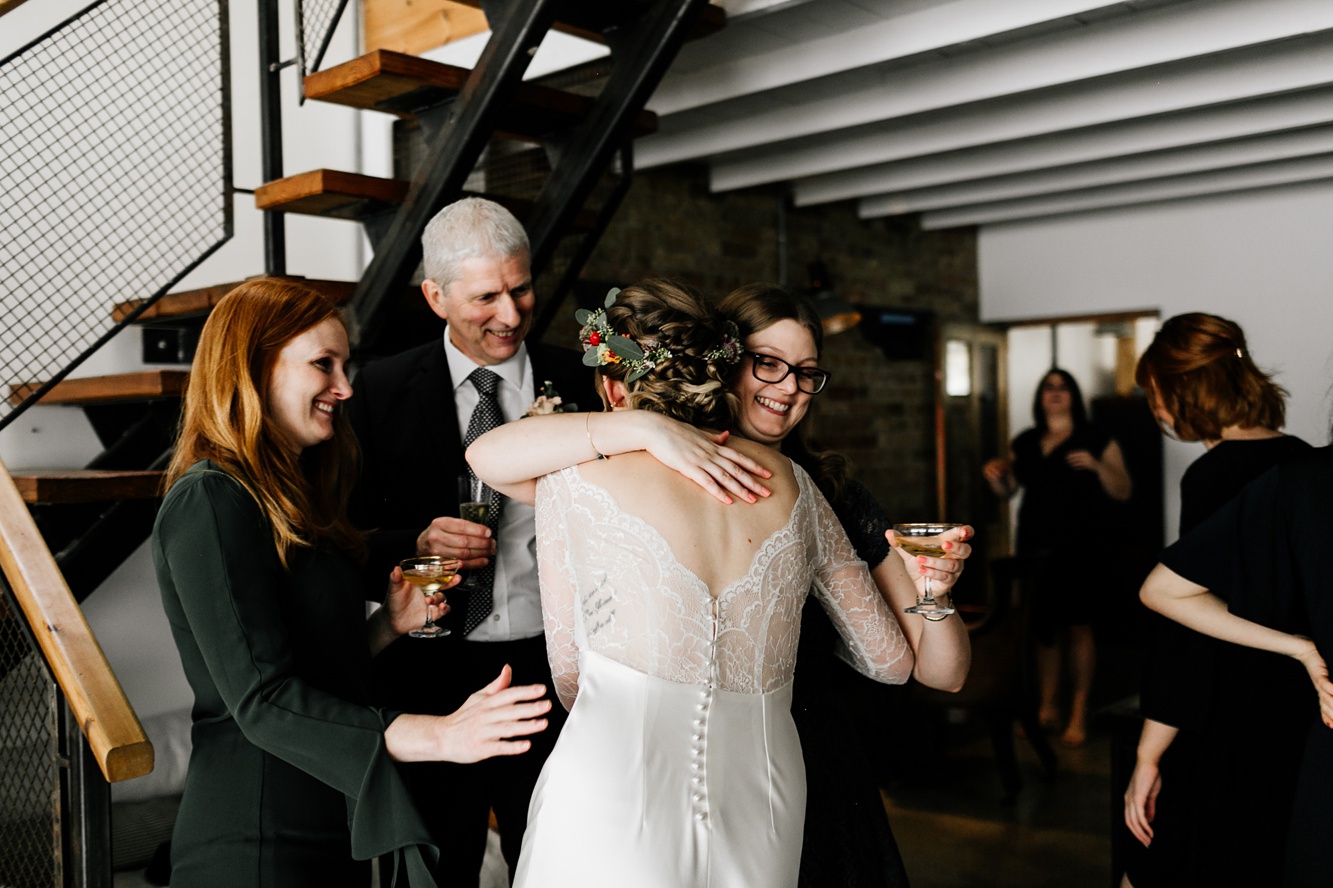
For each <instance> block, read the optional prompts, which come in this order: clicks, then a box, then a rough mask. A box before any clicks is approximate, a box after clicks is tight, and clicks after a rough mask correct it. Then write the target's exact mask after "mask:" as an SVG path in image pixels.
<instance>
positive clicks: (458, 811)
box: [348, 198, 600, 885]
mask: <svg viewBox="0 0 1333 888" xmlns="http://www.w3.org/2000/svg"><path fill="white" fill-rule="evenodd" d="M421 240H422V247H423V252H424V268H425V277H426V279H425V280H424V281H423V282H422V284H421V291H422V293H423V295H424V296H425V297H426V302H427V304H429V306H430V308H431V310H432V311H433V312H434V313H435V314H436V315H438V316H439V317H440V318H442V319H443V320H444V321H445V322H446V327H445V330H444V335H443V336H440V337H438V338H436V339H435V340H433V341H432V342H429V343H427V344H426V345H423V346H419V347H417V348H413V349H409V350H408V351H405V352H403V353H402V354H399V355H396V356H394V357H392V358H386V359H384V360H382V361H377V362H375V363H373V364H371V365H369V366H367V367H366V368H365V370H363V371H362V372H361V374H360V375H359V376H358V377H357V378H356V382H355V389H356V391H355V394H354V396H353V398H352V399H351V401H349V402H348V413H349V418H350V419H351V422H352V427H353V428H354V429H355V430H356V433H357V438H358V439H359V441H360V443H361V450H362V472H361V478H360V482H359V484H358V486H357V492H356V494H355V497H354V501H353V504H352V514H353V517H354V519H355V520H356V521H357V524H358V526H360V527H362V528H365V529H367V530H371V533H370V537H369V542H370V551H371V555H370V564H369V566H368V570H369V573H370V575H372V576H374V577H376V578H379V579H381V580H382V578H383V577H384V576H385V575H386V574H387V573H388V572H389V571H390V570H391V569H392V567H393V565H394V564H396V563H397V562H398V561H399V560H401V559H403V558H408V557H411V556H413V555H417V554H422V555H424V554H433V555H443V556H447V557H451V558H458V559H460V560H461V561H462V568H463V571H464V576H465V577H470V578H471V580H472V582H471V583H469V585H470V586H472V587H473V588H471V589H470V590H469V591H466V592H463V591H460V589H454V590H452V591H450V592H449V594H448V598H449V604H450V612H449V614H448V615H447V616H446V617H445V618H443V619H442V620H441V621H440V622H441V623H442V624H444V625H445V626H447V627H449V628H450V630H451V632H450V634H449V635H447V636H443V637H438V636H437V637H435V638H408V637H404V638H401V639H399V640H398V641H397V642H395V643H394V644H392V645H390V646H389V648H388V649H387V650H385V651H384V652H383V653H382V654H381V655H380V656H379V657H378V658H377V660H376V664H375V674H376V681H375V684H376V694H377V697H378V699H377V702H378V703H381V704H383V705H385V706H386V707H388V708H391V709H401V710H404V711H409V712H424V713H439V714H447V713H450V712H453V711H454V710H456V709H457V708H458V707H459V706H460V705H462V703H463V702H464V701H465V700H466V699H467V697H468V695H469V693H470V692H471V690H472V689H475V688H477V687H481V686H482V685H485V684H487V683H488V682H490V681H492V680H494V679H495V678H496V676H497V675H499V674H500V672H501V670H502V669H503V668H504V666H506V665H508V666H510V667H511V668H512V670H513V679H512V681H513V683H514V684H516V685H517V684H534V683H539V682H540V683H545V684H546V685H547V687H548V689H550V688H551V673H550V669H549V667H548V666H547V661H546V646H545V639H544V637H543V628H542V613H541V596H540V593H539V590H538V587H537V560H536V542H535V537H536V525H535V519H534V513H533V509H532V507H531V506H526V505H524V504H522V503H517V502H513V501H511V500H508V499H505V498H501V497H499V496H498V495H494V496H493V500H492V502H491V508H490V509H489V515H488V520H487V523H486V524H479V523H473V522H470V521H464V520H463V519H461V518H460V517H459V496H458V490H457V486H458V479H459V477H460V476H464V475H467V474H468V473H469V469H468V465H467V462H466V461H465V460H464V457H463V454H464V451H465V450H466V448H467V445H468V444H470V443H472V440H473V439H475V438H476V437H478V436H479V435H480V434H481V433H482V432H485V431H487V430H488V429H490V428H491V427H493V426H494V425H496V424H498V423H500V422H507V421H512V420H516V419H519V418H520V417H522V416H524V415H526V414H527V413H528V412H529V410H530V409H532V407H533V406H534V405H536V404H537V402H538V398H539V397H540V396H542V395H546V396H547V397H548V400H547V401H543V402H542V403H543V404H549V399H550V397H551V396H553V395H554V396H557V397H559V398H560V399H561V407H562V408H563V409H570V408H573V407H575V405H577V407H578V408H581V409H585V410H587V409H596V407H597V406H598V405H599V404H600V400H599V399H598V397H597V395H596V394H595V392H594V389H593V380H592V374H591V372H590V371H589V370H588V369H587V368H586V367H584V366H583V363H582V360H581V359H580V356H579V355H578V354H577V353H575V352H573V351H569V350H566V349H560V348H552V347H549V346H545V345H542V344H541V343H525V342H524V338H525V337H526V335H527V333H528V330H529V328H530V327H531V324H532V312H533V305H534V294H533V289H532V275H531V271H530V269H529V247H528V237H527V234H526V233H525V232H524V230H523V226H522V225H521V224H520V223H519V221H518V220H517V219H515V218H514V216H513V214H511V213H510V212H509V211H508V210H506V209H505V208H503V207H501V206H500V205H499V204H496V203H494V202H492V201H488V200H483V199H481V198H465V199H463V200H460V201H458V202H456V203H453V204H450V205H449V206H447V207H445V208H444V209H443V210H441V211H440V212H439V213H438V214H437V215H436V216H435V218H434V219H432V220H431V222H430V224H429V225H427V226H426V230H425V232H424V234H423V235H422V239H421ZM460 588H461V587H460ZM548 694H550V697H551V699H552V700H554V699H555V694H554V692H553V689H550V690H548ZM564 716H565V713H564V710H563V708H562V707H560V706H559V705H556V706H554V707H553V709H552V712H551V714H550V726H549V727H548V728H547V730H545V731H543V732H542V733H540V734H537V735H535V736H534V737H533V738H532V748H531V749H530V750H528V751H526V752H521V753H520V754H517V755H513V756H501V757H497V758H494V759H491V760H489V761H485V762H478V763H476V764H471V765H448V764H438V765H437V764H420V765H416V764H414V765H409V766H406V767H407V768H408V779H409V783H410V785H411V786H412V788H413V792H414V793H415V795H416V800H417V807H418V808H419V809H420V810H421V814H422V816H423V817H424V818H425V820H426V823H427V825H428V826H429V827H430V829H431V832H432V834H433V836H434V839H435V841H436V843H437V844H438V845H439V847H440V864H439V867H438V869H437V871H436V881H437V882H438V883H439V884H440V885H476V884H477V882H478V874H479V872H480V869H481V863H482V858H483V856H484V853H485V846H486V827H487V820H488V817H487V815H488V812H490V811H494V813H495V817H496V821H497V823H498V826H499V831H500V840H501V848H502V850H503V852H504V856H505V860H506V861H507V862H508V864H509V868H510V872H511V874H512V872H513V868H514V866H515V865H516V864H517V862H518V855H519V850H520V847H521V844H522V838H523V829H524V826H525V824H526V821H527V814H528V800H529V798H530V797H531V795H532V788H533V785H534V784H535V783H536V780H537V776H538V774H539V773H540V771H541V767H542V764H543V763H544V762H545V760H546V756H547V755H548V754H549V752H550V749H551V747H552V746H553V745H554V743H555V739H556V736H557V734H558V732H559V728H560V725H561V724H563V722H564Z"/></svg>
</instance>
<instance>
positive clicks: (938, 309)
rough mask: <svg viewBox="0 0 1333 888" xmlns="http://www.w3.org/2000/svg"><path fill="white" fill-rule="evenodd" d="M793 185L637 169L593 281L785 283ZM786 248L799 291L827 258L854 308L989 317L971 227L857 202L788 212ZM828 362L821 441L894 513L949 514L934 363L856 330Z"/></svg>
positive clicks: (588, 274) (831, 348) (839, 341)
mask: <svg viewBox="0 0 1333 888" xmlns="http://www.w3.org/2000/svg"><path fill="white" fill-rule="evenodd" d="M781 193H782V192H780V191H779V190H777V189H770V188H755V189H747V190H745V191H738V192H729V193H724V194H712V193H710V192H709V190H708V181H707V173H706V171H705V170H703V169H702V168H698V167H673V168H670V169H665V170H650V171H647V172H641V173H638V174H636V177H635V181H634V184H633V186H632V188H631V190H630V193H629V195H628V196H627V197H626V199H625V202H624V204H623V205H622V206H621V208H620V211H619V212H618V213H617V215H616V219H615V221H614V222H613V223H612V225H611V229H610V231H608V232H607V234H606V236H605V238H603V240H602V242H601V243H600V244H599V245H598V247H597V250H596V252H595V253H594V254H593V256H592V258H591V260H590V262H589V264H588V266H587V268H586V269H585V271H584V275H583V276H584V278H585V279H590V280H604V281H615V282H618V283H621V284H626V283H631V282H633V281H635V280H638V279H640V278H643V277H648V276H652V275H656V276H662V277H669V278H672V279H674V280H678V281H682V282H684V283H687V284H690V285H691V286H693V287H696V288H697V289H699V290H701V291H702V292H703V293H704V294H705V295H707V296H710V297H713V298H720V297H721V296H722V295H724V294H726V293H727V292H729V291H730V290H731V289H733V288H734V287H736V286H738V285H740V284H744V283H749V282H751V281H759V280H764V281H773V280H777V278H778V276H779V275H778V267H777V263H778V230H777V229H778V201H779V196H780V194H781ZM787 256H788V269H787V279H788V281H789V282H790V284H792V285H793V286H795V287H798V288H799V287H802V286H804V285H805V284H806V283H807V269H806V266H807V265H808V263H810V262H811V261H814V260H816V259H820V260H823V261H824V262H825V263H826V264H827V266H828V269H829V273H830V275H831V277H832V279H833V283H834V286H835V287H836V289H837V291H838V292H839V294H841V295H842V296H844V297H846V298H848V299H850V300H852V301H854V302H857V303H862V304H864V305H866V306H876V307H880V306H882V307H892V308H898V309H909V310H913V311H930V312H933V313H935V315H936V317H937V318H938V319H940V320H944V321H975V320H976V319H977V271H976V237H975V231H974V230H973V229H970V228H968V229H962V230H952V231H943V232H923V231H919V230H917V227H916V226H915V224H914V223H902V222H889V221H886V220H880V219H877V220H869V221H862V220H859V219H857V218H856V209H855V205H854V204H852V203H850V202H845V203H838V204H831V205H828V206H819V207H810V208H789V209H788V210H787ZM571 311H572V307H571ZM561 314H562V315H568V314H569V312H562V313H561ZM571 323H572V322H570V321H569V320H568V318H566V317H561V318H559V319H558V320H557V322H556V323H555V324H554V325H553V326H552V328H551V330H550V331H549V334H548V339H550V340H551V341H554V342H560V343H563V344H569V342H570V341H571V335H572V327H571ZM822 364H823V366H825V367H826V368H827V369H828V370H829V371H831V372H832V373H833V381H832V382H831V383H830V385H829V388H828V389H826V390H825V391H824V392H822V393H820V395H819V396H818V397H817V398H816V399H815V406H814V407H813V409H812V411H811V413H812V421H813V423H814V431H815V435H816V437H817V439H818V440H819V442H820V443H822V444H823V445H824V446H826V447H833V448H836V449H838V450H841V451H843V452H845V453H846V454H847V455H848V456H850V457H851V458H852V459H853V460H855V462H856V465H857V468H858V476H859V477H860V478H861V480H862V481H864V482H865V483H866V484H867V485H868V486H869V487H870V489H871V490H872V491H873V492H874V493H875V494H876V496H878V497H879V498H880V501H881V502H882V503H883V504H884V506H885V508H886V509H887V510H888V512H889V516H890V517H891V518H893V519H894V520H898V521H909V520H931V519H933V518H934V517H936V516H935V515H934V514H933V513H934V508H933V502H934V493H933V491H934V420H933V404H934V395H933V385H934V384H933V372H934V366H933V362H931V361H929V360H927V361H903V360H894V361H890V360H888V359H887V358H886V357H885V356H884V353H883V352H882V351H881V350H880V349H879V348H878V347H877V346H875V345H872V344H871V343H869V342H867V341H866V340H865V338H864V337H862V336H861V335H859V334H858V332H857V331H856V330H852V331H849V332H846V333H841V334H838V335H836V336H832V337H829V338H828V340H827V341H826V342H825V353H824V358H823V361H822Z"/></svg>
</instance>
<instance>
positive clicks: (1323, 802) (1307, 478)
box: [1142, 447, 1333, 888]
mask: <svg viewBox="0 0 1333 888" xmlns="http://www.w3.org/2000/svg"><path fill="white" fill-rule="evenodd" d="M1329 503H1333V448H1329V447H1324V448H1320V449H1319V450H1314V451H1312V452H1311V453H1310V454H1309V455H1307V456H1301V457H1297V458H1295V459H1292V460H1289V461H1288V462H1285V463H1282V464H1281V465H1278V466H1277V467H1275V468H1274V469H1272V470H1271V471H1269V472H1268V473H1266V474H1265V475H1264V476H1263V477H1261V478H1260V479H1258V480H1257V481H1255V482H1254V483H1253V484H1250V485H1249V486H1248V487H1246V488H1245V489H1244V490H1243V491H1242V492H1241V493H1240V495H1239V496H1237V497H1236V498H1235V499H1233V500H1232V501H1231V502H1229V503H1227V504H1226V505H1225V506H1223V507H1222V509H1221V510H1219V511H1218V512H1217V513H1215V514H1214V515H1213V516H1212V517H1210V518H1208V519H1207V520H1205V521H1204V522H1203V523H1202V524H1200V525H1199V526H1198V527H1196V528H1195V529H1194V530H1193V531H1192V532H1190V533H1189V534H1188V535H1186V536H1184V537H1182V538H1181V539H1180V541H1179V542H1177V543H1176V544H1175V545H1173V546H1171V547H1170V548H1169V549H1167V550H1166V552H1165V553H1163V555H1162V563H1161V564H1159V565H1158V566H1157V567H1156V569H1154V570H1153V572H1152V573H1151V574H1150V575H1149V576H1148V580H1147V582H1145V583H1144V584H1143V591H1142V598H1143V602H1144V603H1145V604H1146V605H1148V607H1150V608H1152V609H1153V610H1156V611H1158V612H1159V613H1161V614H1163V615H1164V616H1167V617H1169V618H1171V619H1172V620H1176V621H1177V622H1180V623H1183V624H1184V625H1186V626H1188V627H1190V628H1191V629H1193V630H1195V631H1197V632H1202V633H1205V634H1207V635H1210V636H1212V637H1214V638H1218V639H1221V640H1223V641H1227V642H1231V643H1232V644H1237V645H1245V646H1246V647H1250V648H1255V649H1257V650H1259V651H1266V652H1269V653H1268V654H1267V655H1266V656H1268V657H1269V659H1277V658H1275V657H1273V656H1272V655H1273V654H1279V655H1281V656H1283V657H1289V658H1291V660H1293V661H1295V663H1293V664H1292V665H1296V663H1298V664H1299V666H1297V669H1299V668H1300V667H1304V673H1305V676H1307V677H1308V680H1309V681H1310V682H1312V683H1313V684H1314V688H1315V694H1313V695H1312V694H1310V692H1309V690H1308V686H1307V685H1306V684H1305V681H1306V677H1302V676H1301V674H1300V673H1299V672H1297V671H1296V669H1293V670H1291V671H1292V672H1294V673H1296V674H1295V676H1294V679H1297V681H1296V685H1295V686H1296V687H1298V688H1301V689H1302V690H1303V694H1302V695H1301V696H1302V697H1303V698H1304V699H1303V700H1300V701H1299V702H1298V703H1296V706H1297V709H1298V711H1299V712H1300V715H1301V717H1302V720H1303V721H1304V724H1305V729H1304V736H1305V744H1304V749H1303V751H1302V752H1300V753H1299V755H1298V756H1297V757H1296V758H1295V759H1288V758H1286V756H1288V755H1290V754H1291V753H1290V750H1289V749H1285V748H1282V747H1280V746H1279V747H1277V748H1274V749H1271V750H1270V749H1267V748H1265V749H1263V750H1261V751H1259V753H1258V757H1257V758H1256V759H1254V760H1252V761H1247V762H1238V763H1236V764H1237V765H1239V766H1240V768H1241V769H1240V772H1239V774H1238V779H1234V780H1228V779H1227V778H1228V774H1227V773H1226V772H1223V773H1219V774H1217V775H1216V777H1217V779H1218V780H1220V781H1226V785H1227V787H1228V788H1229V789H1237V790H1240V791H1241V792H1244V791H1245V790H1247V789H1248V788H1249V787H1248V786H1247V784H1248V783H1249V782H1251V781H1264V780H1267V779H1268V777H1269V774H1270V771H1271V769H1273V768H1275V767H1276V768H1281V769H1287V768H1291V767H1295V768H1296V769H1297V773H1298V777H1297V779H1296V781H1295V787H1296V790H1295V801H1294V804H1293V806H1292V809H1291V810H1290V812H1285V811H1276V810H1274V809H1267V810H1257V811H1247V812H1245V813H1246V815H1247V819H1246V822H1247V823H1251V824H1252V823H1254V822H1255V821H1256V820H1258V819H1260V818H1262V817H1264V816H1268V815H1276V816H1280V817H1284V818H1285V819H1287V820H1288V821H1289V823H1290V826H1289V829H1288V831H1287V834H1286V836H1285V841H1284V840H1282V839H1279V840H1277V841H1276V842H1275V843H1274V846H1272V847H1264V846H1263V845H1262V844H1261V843H1262V842H1266V841H1271V839H1270V838H1269V837H1268V835H1267V834H1266V833H1265V834H1250V835H1247V836H1246V837H1245V839H1244V843H1243V847H1241V848H1238V849H1236V850H1235V853H1234V854H1231V855H1230V859H1233V860H1235V859H1236V858H1238V857H1241V856H1243V855H1244V854H1246V853H1256V854H1261V855H1262V856H1263V857H1264V858H1265V859H1266V860H1269V861H1271V860H1272V854H1273V852H1278V853H1279V854H1281V855H1282V860H1283V863H1282V866H1281V872H1278V871H1277V870H1274V869H1270V870H1268V872H1266V873H1265V874H1264V876H1263V877H1262V878H1261V879H1259V880H1258V881H1257V882H1249V883H1248V884H1250V885H1282V886H1285V888H1327V886H1328V884H1329V874H1330V873H1333V843H1330V842H1329V841H1328V837H1329V835H1333V793H1330V792H1329V787H1330V786H1333V731H1330V730H1329V729H1330V728H1333V682H1330V681H1329V676H1328V666H1327V657H1328V655H1329V653H1330V651H1333V594H1331V593H1330V587H1329V577H1331V576H1333V546H1330V545H1329V544H1328V541H1329V540H1330V539H1333V509H1330V508H1329ZM1219 596H1224V597H1225V600H1223V598H1222V597H1219ZM1311 639H1313V641H1312V640H1311ZM1281 662H1284V663H1285V662H1286V661H1281ZM1316 702H1317V703H1318V705H1317V706H1316V705H1315V704H1316ZM1321 720H1322V724H1321ZM1288 813H1289V814H1290V816H1289V817H1287V814H1288ZM1283 848H1284V849H1285V854H1282V852H1281V851H1280V850H1279V849H1283ZM1187 884H1207V883H1206V882H1199V881H1197V880H1195V879H1194V878H1193V877H1192V875H1191V877H1190V879H1189V881H1188V883H1187ZM1218 884H1226V885H1239V884H1242V883H1241V882H1240V881H1239V880H1233V879H1231V878H1230V877H1226V878H1225V879H1224V881H1222V882H1220V883H1218Z"/></svg>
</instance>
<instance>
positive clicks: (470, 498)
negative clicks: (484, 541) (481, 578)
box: [458, 475, 491, 590]
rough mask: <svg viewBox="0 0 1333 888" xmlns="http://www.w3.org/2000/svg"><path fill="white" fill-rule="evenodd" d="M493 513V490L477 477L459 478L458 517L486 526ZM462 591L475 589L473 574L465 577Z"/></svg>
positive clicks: (461, 476)
mask: <svg viewBox="0 0 1333 888" xmlns="http://www.w3.org/2000/svg"><path fill="white" fill-rule="evenodd" d="M490 512H491V489H490V488H489V487H487V486H486V485H485V484H483V483H482V482H481V479H480V478H478V477H477V476H476V475H459V476H458V517H459V518H462V519H463V520H464V521H471V522H472V523H473V524H485V523H486V519H487V518H489V517H490ZM458 588H460V589H468V590H471V589H475V588H476V579H475V578H474V575H473V574H470V573H469V574H468V575H467V576H465V577H463V582H461V583H459V584H458Z"/></svg>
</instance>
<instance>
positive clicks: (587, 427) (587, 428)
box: [583, 411, 611, 459]
mask: <svg viewBox="0 0 1333 888" xmlns="http://www.w3.org/2000/svg"><path fill="white" fill-rule="evenodd" d="M583 434H585V435H587V436H588V446H589V447H591V448H592V452H593V453H595V454H597V458H598V459H610V458H611V457H609V456H607V455H606V454H605V453H602V451H600V450H598V449H597V445H596V444H594V443H592V412H591V411H589V412H588V418H587V419H585V420H584V421H583Z"/></svg>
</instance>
